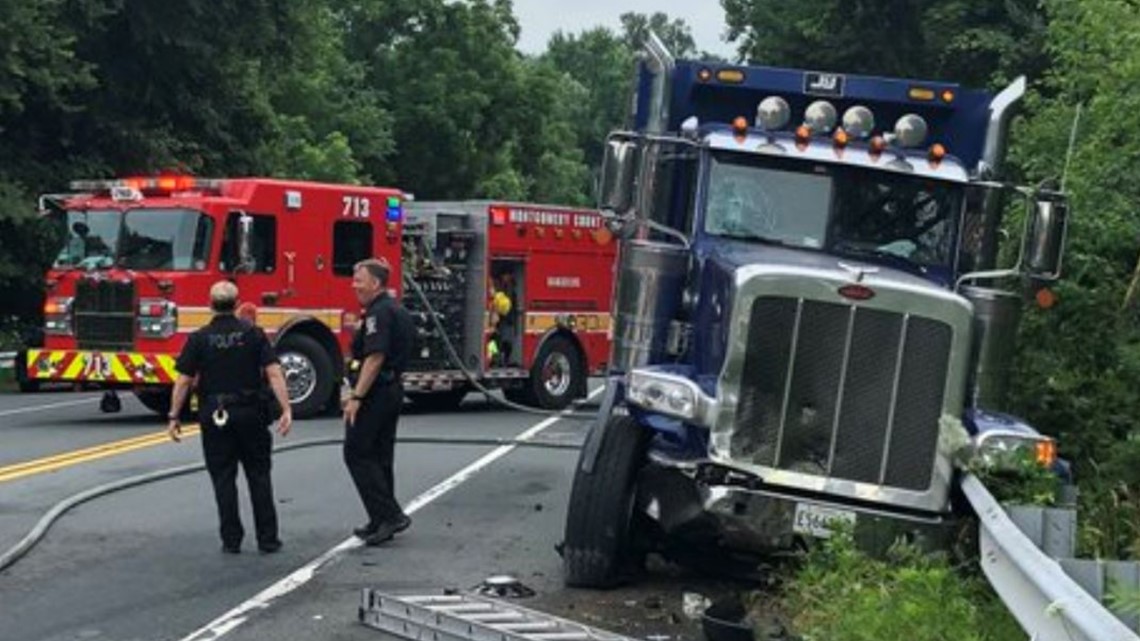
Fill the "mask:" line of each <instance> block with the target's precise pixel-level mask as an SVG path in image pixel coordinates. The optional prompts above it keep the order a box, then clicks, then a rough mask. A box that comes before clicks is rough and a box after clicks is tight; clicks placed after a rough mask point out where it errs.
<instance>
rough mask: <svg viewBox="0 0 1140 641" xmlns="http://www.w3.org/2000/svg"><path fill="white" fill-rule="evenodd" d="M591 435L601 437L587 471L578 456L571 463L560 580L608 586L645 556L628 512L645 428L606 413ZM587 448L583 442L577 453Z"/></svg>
mask: <svg viewBox="0 0 1140 641" xmlns="http://www.w3.org/2000/svg"><path fill="white" fill-rule="evenodd" d="M600 427H602V426H595V427H594V430H597V429H599V428H600ZM591 438H601V443H600V444H599V446H598V452H597V459H596V460H595V461H594V465H593V468H592V470H591V471H590V472H589V473H586V472H583V471H582V460H581V459H579V462H578V466H577V467H576V468H575V474H574V484H573V487H572V488H571V490H570V504H569V506H568V508H567V513H566V532H565V540H564V542H563V548H562V570H563V580H564V581H565V583H566V585H568V586H571V587H583V588H608V587H612V586H614V585H617V584H618V583H620V582H622V581H623V580H624V579H626V578H627V576H628V572H629V571H631V570H632V571H636V570H637V569H638V567H637V566H639V565H641V564H642V563H643V562H644V558H645V551H644V547H643V544H644V542H643V541H642V540H641V538H642V537H641V536H640V535H639V533H638V530H637V528H635V527H634V523H635V522H636V519H635V516H634V513H633V512H634V502H635V498H636V495H637V475H638V472H639V471H640V470H641V468H642V466H643V465H644V463H645V450H646V447H647V446H648V443H649V431H648V430H646V429H644V428H643V427H641V426H640V425H638V423H637V421H635V420H633V419H632V418H630V417H628V416H611V417H609V418H608V419H606V424H605V426H604V428H603V431H602V432H601V433H600V434H591ZM589 449H590V448H589V447H588V446H587V447H585V448H583V450H582V455H581V456H587V455H588V454H587V452H588V451H589Z"/></svg>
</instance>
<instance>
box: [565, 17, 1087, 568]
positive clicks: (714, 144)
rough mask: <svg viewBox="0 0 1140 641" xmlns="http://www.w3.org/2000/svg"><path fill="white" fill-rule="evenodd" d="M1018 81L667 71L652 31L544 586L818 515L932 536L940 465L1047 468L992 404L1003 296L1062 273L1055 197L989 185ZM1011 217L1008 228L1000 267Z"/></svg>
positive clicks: (825, 529) (613, 174)
mask: <svg viewBox="0 0 1140 641" xmlns="http://www.w3.org/2000/svg"><path fill="white" fill-rule="evenodd" d="M1025 86H1026V85H1025V79H1024V78H1019V79H1017V80H1016V81H1015V82H1013V83H1012V84H1011V85H1009V86H1008V87H1007V88H1005V89H1004V90H1002V91H1000V92H998V93H996V94H991V93H988V92H985V91H978V90H972V89H967V88H963V87H960V86H958V85H956V84H950V83H945V82H927V81H912V80H904V79H891V78H876V77H864V76H854V75H842V74H834V73H821V72H811V71H804V70H794V69H779V68H771V67H760V66H737V65H726V64H719V63H704V62H700V61H687V60H675V59H674V58H673V57H672V56H671V55H670V54H669V52H668V51H667V50H666V48H665V47H664V46H663V45H662V44H661V42H660V41H659V40H658V39H657V38H656V37H651V38H650V40H649V43H648V44H647V46H646V53H645V55H644V56H643V57H642V58H641V59H640V61H639V63H638V68H637V72H636V91H635V96H634V100H633V109H632V114H631V120H630V126H629V127H627V130H626V131H620V132H615V133H613V134H611V135H610V136H609V138H608V139H607V141H606V153H605V162H604V166H603V171H602V174H603V175H602V180H601V189H600V191H601V194H600V196H601V209H602V210H603V211H604V212H605V213H606V215H607V217H608V221H609V224H610V226H611V227H612V228H613V229H614V230H615V231H616V232H617V235H618V237H619V238H620V239H621V245H620V257H619V261H618V267H617V270H618V271H617V284H616V294H615V305H614V314H615V319H614V337H613V338H614V341H613V351H612V354H611V359H610V362H611V372H610V376H609V378H608V381H607V389H606V395H605V397H604V401H603V403H602V408H601V412H600V415H599V416H600V418H599V420H598V421H597V422H596V423H595V424H594V425H593V426H592V428H591V430H590V433H589V436H588V438H587V441H586V444H585V447H584V448H583V450H582V453H581V456H580V459H579V461H578V464H577V466H576V468H575V473H574V481H573V486H572V489H571V497H570V503H569V507H568V513H567V520H566V524H565V539H564V542H563V547H562V555H563V566H564V579H565V581H566V583H567V584H569V585H572V586H585V587H604V586H609V585H613V584H614V583H617V582H620V581H622V580H623V579H625V578H627V577H628V576H630V573H631V572H633V571H636V570H637V569H638V568H639V566H640V565H641V564H642V563H643V561H644V558H645V554H646V553H647V552H648V551H651V550H656V551H661V552H664V553H665V554H667V555H670V556H675V557H678V558H683V557H685V556H691V555H693V554H696V555H697V556H699V557H702V558H705V559H709V558H713V557H714V556H722V554H721V553H723V556H724V557H732V558H736V557H740V556H743V557H745V558H752V555H763V554H766V553H768V552H770V551H772V550H779V549H787V548H788V547H789V546H793V545H794V544H795V543H796V542H797V540H803V539H804V538H818V537H827V536H829V535H830V534H831V533H832V532H833V531H834V530H835V528H837V527H840V526H841V525H840V524H844V525H842V527H847V528H853V530H854V533H855V536H856V538H857V539H861V540H869V541H875V540H878V541H883V540H888V539H892V538H893V537H896V536H899V535H907V536H913V537H928V538H929V540H932V541H936V540H937V535H938V533H941V532H945V530H946V526H947V525H948V524H951V523H953V521H954V516H955V509H954V507H953V505H954V501H953V487H954V482H955V475H956V474H957V473H958V472H957V467H956V457H959V456H961V455H962V454H963V453H964V452H967V453H970V454H971V455H972V456H974V457H977V458H980V459H981V460H984V461H989V460H993V461H998V460H1002V457H1003V456H1004V455H1006V454H1013V455H1025V456H1027V457H1031V458H1033V459H1035V460H1037V461H1038V462H1040V463H1041V464H1042V465H1055V464H1056V445H1055V443H1054V442H1053V441H1052V440H1051V439H1049V438H1047V437H1044V436H1042V435H1040V434H1038V433H1037V432H1036V431H1035V430H1034V429H1032V428H1031V427H1030V426H1028V425H1026V424H1025V423H1024V422H1023V421H1021V420H1018V419H1016V418H1014V417H1011V416H1009V415H1007V414H1004V413H1001V410H1002V409H1003V404H1004V399H1005V395H1006V383H1007V379H1008V376H1007V374H1008V368H1009V362H1010V359H1011V357H1012V345H1013V342H1014V338H1015V334H1016V328H1017V324H1018V320H1019V313H1020V310H1021V308H1022V304H1023V301H1024V298H1025V292H1026V291H1027V290H1031V289H1032V287H1033V286H1034V285H1037V286H1040V285H1041V284H1043V283H1044V284H1047V283H1049V282H1050V281H1052V280H1055V279H1057V278H1059V277H1060V271H1061V262H1062V253H1063V246H1064V241H1065V234H1066V228H1067V219H1068V207H1067V200H1066V198H1065V196H1064V194H1063V193H1060V192H1059V191H1058V190H1056V189H1050V188H1047V187H1046V186H1044V185H1038V186H1035V187H1019V186H1015V185H1011V184H1007V183H1004V182H1002V181H1001V175H1002V174H1001V170H1002V162H1003V157H1004V155H1005V150H1006V141H1007V136H1008V132H1009V129H1010V122H1011V117H1012V113H1013V108H1014V107H1015V105H1016V103H1017V102H1018V101H1019V99H1020V98H1021V96H1022V95H1023V94H1024V92H1025ZM1008 203H1018V204H1024V207H1025V212H1026V215H1025V226H1024V229H1023V234H1022V237H1021V238H1020V239H1018V240H1019V242H1020V243H1021V245H1020V246H1019V247H1017V248H1015V249H1016V250H1017V251H1014V252H1011V253H1013V254H1017V255H1018V257H1017V260H1016V264H1015V265H1013V266H1012V267H1009V268H1006V269H1001V268H999V266H998V264H999V262H1000V261H999V253H1000V252H999V250H1000V239H1001V236H1000V235H999V231H1000V227H1001V222H1002V220H1001V219H1002V216H1003V211H1004V210H1005V208H1006V205H1007V204H1008ZM1003 284H1006V286H1005V287H1004V288H1003Z"/></svg>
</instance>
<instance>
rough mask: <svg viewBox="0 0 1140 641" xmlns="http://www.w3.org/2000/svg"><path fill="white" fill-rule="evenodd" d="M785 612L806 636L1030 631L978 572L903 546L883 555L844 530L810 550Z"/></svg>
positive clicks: (864, 638)
mask: <svg viewBox="0 0 1140 641" xmlns="http://www.w3.org/2000/svg"><path fill="white" fill-rule="evenodd" d="M781 598H782V601H783V602H782V607H781V608H780V609H781V610H782V611H784V612H785V613H787V616H788V618H789V624H790V626H789V627H791V629H792V631H793V632H794V633H795V634H796V635H798V637H799V638H802V639H804V641H880V640H882V639H906V640H907V641H951V640H952V641H1004V640H1006V639H1017V638H1024V636H1025V633H1024V632H1023V631H1022V630H1021V628H1020V627H1019V626H1018V624H1017V622H1016V621H1015V620H1014V619H1013V617H1012V616H1011V615H1010V614H1009V613H1008V612H1007V611H1006V609H1005V606H1004V605H1003V604H1002V602H1001V600H1000V599H999V598H998V596H997V595H996V594H995V593H994V592H993V591H992V590H991V589H990V587H989V585H988V584H987V583H986V581H985V579H984V578H983V577H981V576H980V574H978V573H977V571H976V564H974V563H971V564H967V565H963V566H955V565H953V564H952V563H951V562H950V561H949V559H948V558H947V557H946V556H945V555H930V554H926V553H923V552H921V551H919V550H918V549H917V548H914V547H911V546H908V545H901V544H900V545H896V546H894V547H893V548H892V549H891V551H890V553H889V554H888V555H887V556H886V558H883V559H875V558H871V557H869V556H867V555H866V554H864V553H862V552H860V551H858V550H857V549H856V547H855V545H854V543H853V541H852V538H851V536H850V535H849V534H839V535H836V536H835V537H833V538H832V539H830V540H828V541H826V542H823V543H822V544H820V545H818V546H816V547H815V548H814V549H812V550H811V551H809V552H808V553H806V554H805V556H804V558H803V562H802V564H800V565H799V567H798V569H796V570H794V575H793V576H792V577H790V578H789V580H788V581H787V582H786V584H785V591H784V594H783V596H782V597H781Z"/></svg>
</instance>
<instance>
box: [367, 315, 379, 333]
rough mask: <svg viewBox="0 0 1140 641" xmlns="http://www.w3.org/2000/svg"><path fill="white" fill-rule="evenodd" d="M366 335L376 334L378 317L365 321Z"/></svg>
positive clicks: (371, 317)
mask: <svg viewBox="0 0 1140 641" xmlns="http://www.w3.org/2000/svg"><path fill="white" fill-rule="evenodd" d="M364 333H365V334H367V335H369V336H371V335H372V334H375V333H376V317H375V316H369V317H368V318H367V319H366V320H365V321H364Z"/></svg>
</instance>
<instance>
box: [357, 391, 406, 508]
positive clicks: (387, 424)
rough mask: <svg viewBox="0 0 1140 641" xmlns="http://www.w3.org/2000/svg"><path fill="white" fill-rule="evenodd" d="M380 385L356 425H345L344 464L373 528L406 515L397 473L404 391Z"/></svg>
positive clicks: (364, 405)
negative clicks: (398, 493) (398, 425)
mask: <svg viewBox="0 0 1140 641" xmlns="http://www.w3.org/2000/svg"><path fill="white" fill-rule="evenodd" d="M377 385H378V386H379V387H376V388H373V390H372V392H371V393H369V394H368V397H367V398H365V399H364V401H362V402H361V405H360V411H359V412H358V413H357V415H356V423H355V424H354V425H352V426H351V427H349V426H348V425H347V424H346V425H345V434H344V463H345V465H346V466H348V473H349V474H350V475H351V476H352V482H353V484H354V485H356V491H357V493H358V494H360V501H361V502H362V503H364V510H365V511H366V512H368V521H369V523H370V524H372V525H379V524H381V523H384V522H386V521H390V520H392V519H394V518H396V517H398V516H400V515H401V514H403V513H404V511H403V509H402V508H401V507H400V504H399V503H398V502H397V501H396V493H395V475H394V473H393V459H394V458H395V454H396V423H397V422H398V421H399V420H400V406H401V404H402V403H403V400H404V388H403V386H402V385H401V384H400V383H398V382H393V383H387V384H380V383H377Z"/></svg>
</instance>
